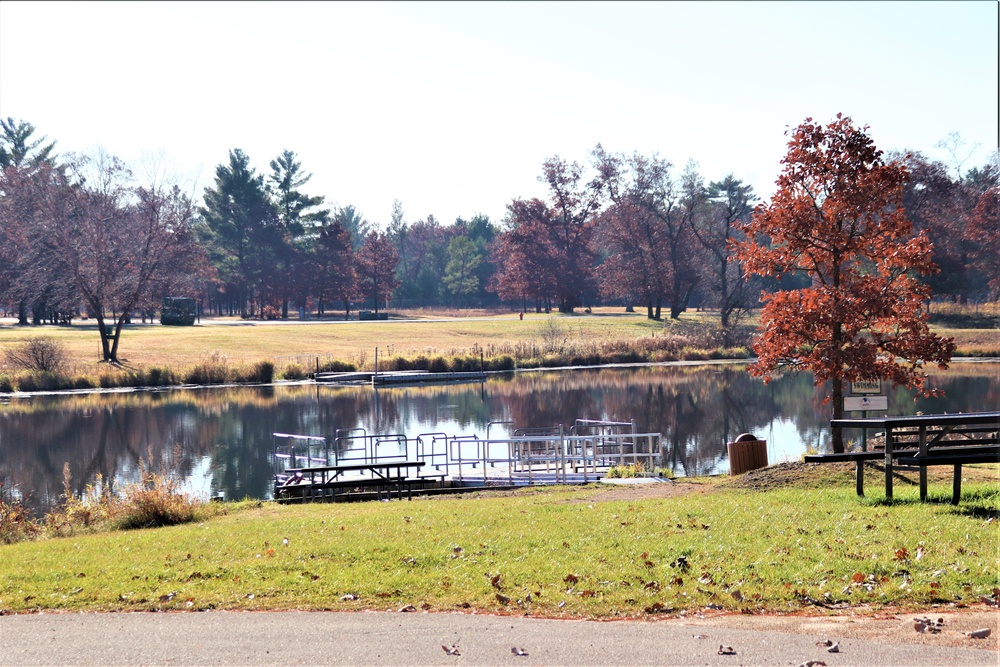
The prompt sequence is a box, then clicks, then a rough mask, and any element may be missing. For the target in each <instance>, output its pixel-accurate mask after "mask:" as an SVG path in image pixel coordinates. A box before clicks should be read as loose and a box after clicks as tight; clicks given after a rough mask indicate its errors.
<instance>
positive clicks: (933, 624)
mask: <svg viewBox="0 0 1000 667" xmlns="http://www.w3.org/2000/svg"><path fill="white" fill-rule="evenodd" d="M943 627H944V619H943V618H939V619H937V620H936V621H932V620H931V619H929V618H927V617H926V616H925V617H923V618H915V619H913V629H914V630H916V631H917V632H919V633H921V634H931V635H936V634H938V633H940V632H941V628H943Z"/></svg>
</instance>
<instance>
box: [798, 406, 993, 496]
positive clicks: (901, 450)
mask: <svg viewBox="0 0 1000 667" xmlns="http://www.w3.org/2000/svg"><path fill="white" fill-rule="evenodd" d="M830 425H831V426H840V427H841V428H873V429H879V430H883V431H884V432H885V451H884V452H883V454H882V455H881V456H875V457H872V456H870V455H869V456H865V457H864V458H883V457H884V459H885V496H886V498H892V476H893V466H894V460H893V459H894V458H900V456H901V455H905V454H909V456H904V457H903V458H901V459H900V462H901V463H905V464H910V465H918V466H920V499H921V500H925V499H926V497H927V466H928V465H953V466H955V479H956V480H957V481H956V482H955V486H954V488H955V492H954V493H953V498H952V501H953V502H956V503H957V502H958V499H957V497H956V495H957V494H960V489H961V466H962V463H983V462H990V461H993V460H997V455H998V451H1000V450H998V445H1000V437H998V433H1000V412H968V413H959V414H945V415H910V416H897V417H880V418H865V419H834V420H832V421H831V422H830ZM948 436H952V437H951V438H950V439H947V438H948ZM932 448H934V449H932ZM906 450H909V451H906ZM913 450H916V451H915V452H914V451H913ZM857 454H859V455H861V453H857ZM836 456H838V455H836V454H834V455H830V460H832V459H833V457H836ZM809 458H818V457H809ZM807 460H808V459H807ZM857 460H858V465H859V466H860V465H861V464H862V463H861V459H860V458H859V459H857ZM859 475H860V473H859ZM858 489H859V494H860V493H861V482H860V477H859V482H858Z"/></svg>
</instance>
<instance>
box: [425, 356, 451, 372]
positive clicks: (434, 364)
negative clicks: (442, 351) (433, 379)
mask: <svg viewBox="0 0 1000 667" xmlns="http://www.w3.org/2000/svg"><path fill="white" fill-rule="evenodd" d="M449 368H450V367H449V365H448V360H447V359H445V358H444V357H442V356H441V355H439V354H436V355H434V356H433V357H431V358H430V360H429V361H428V362H427V370H429V371H430V372H431V373H447V372H448V370H449Z"/></svg>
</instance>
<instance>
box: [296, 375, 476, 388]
mask: <svg viewBox="0 0 1000 667" xmlns="http://www.w3.org/2000/svg"><path fill="white" fill-rule="evenodd" d="M314 378H315V380H316V382H319V383H322V384H371V385H372V386H373V387H384V386H394V385H413V384H428V383H446V382H449V383H450V382H484V381H485V380H486V373H483V372H482V371H466V372H456V373H431V372H430V371H392V372H389V373H375V372H356V373H316V374H315V376H314Z"/></svg>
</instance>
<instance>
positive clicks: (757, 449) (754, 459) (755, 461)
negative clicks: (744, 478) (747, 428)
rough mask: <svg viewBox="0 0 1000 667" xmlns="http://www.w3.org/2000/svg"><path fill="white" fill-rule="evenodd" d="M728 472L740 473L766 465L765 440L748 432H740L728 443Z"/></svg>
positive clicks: (732, 473)
mask: <svg viewBox="0 0 1000 667" xmlns="http://www.w3.org/2000/svg"><path fill="white" fill-rule="evenodd" d="M727 447H728V449H729V474H730V475H742V474H743V473H745V472H749V471H751V470H757V469H758V468H766V467H767V440H758V439H757V438H756V436H754V435H752V434H750V433H742V434H740V435H739V436H737V438H736V440H735V441H733V442H730V443H728V445H727Z"/></svg>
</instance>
